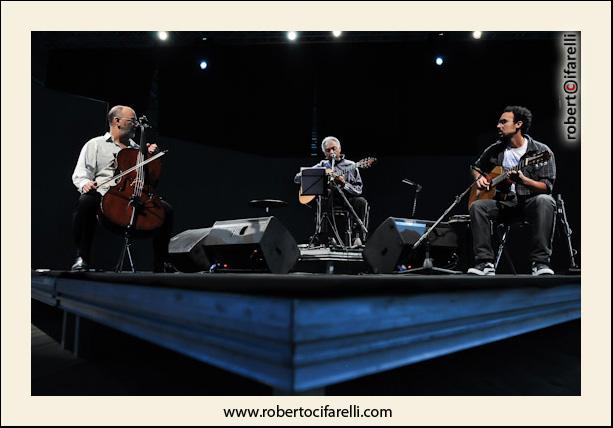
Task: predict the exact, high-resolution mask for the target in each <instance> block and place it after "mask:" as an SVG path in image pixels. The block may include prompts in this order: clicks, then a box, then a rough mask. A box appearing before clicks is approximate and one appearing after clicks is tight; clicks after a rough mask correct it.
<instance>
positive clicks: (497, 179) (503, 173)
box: [468, 151, 551, 209]
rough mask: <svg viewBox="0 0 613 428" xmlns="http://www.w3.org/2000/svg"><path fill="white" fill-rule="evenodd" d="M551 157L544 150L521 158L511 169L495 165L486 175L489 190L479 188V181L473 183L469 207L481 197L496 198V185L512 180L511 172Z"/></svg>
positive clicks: (540, 164)
mask: <svg viewBox="0 0 613 428" xmlns="http://www.w3.org/2000/svg"><path fill="white" fill-rule="evenodd" d="M550 157H551V154H550V153H549V152H548V151H543V152H540V153H537V154H536V155H534V156H530V157H527V158H524V159H522V160H520V161H519V164H517V166H515V167H513V168H511V169H507V170H505V169H504V168H503V167H501V166H497V167H495V168H494V169H492V171H491V172H490V173H489V174H487V176H486V177H487V180H488V181H489V182H490V188H489V190H485V189H483V190H479V189H478V188H477V183H473V185H472V188H471V189H470V195H469V196H468V208H469V209H470V206H471V205H472V204H474V203H475V201H478V200H480V199H494V197H495V196H496V186H497V185H499V184H500V183H502V182H504V181H506V180H509V181H510V179H509V172H511V171H520V170H522V169H524V168H526V167H528V166H531V165H536V166H542V165H545V164H546V163H547V162H548V161H549V158H550Z"/></svg>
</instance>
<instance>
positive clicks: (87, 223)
mask: <svg viewBox="0 0 613 428" xmlns="http://www.w3.org/2000/svg"><path fill="white" fill-rule="evenodd" d="M107 121H108V125H109V130H108V132H106V133H105V134H104V135H102V136H99V137H95V138H92V139H91V140H89V141H88V142H87V143H85V145H84V146H83V148H82V149H81V153H80V155H79V159H78V161H77V165H76V167H75V169H74V173H73V174H72V182H73V183H74V185H75V186H76V188H77V189H78V190H79V192H80V193H81V196H80V197H79V199H78V201H77V204H76V207H75V210H74V213H73V236H74V241H75V244H76V246H77V257H76V259H75V261H74V263H73V265H72V268H71V269H72V270H73V271H74V270H86V269H89V268H90V266H91V247H92V242H93V238H94V232H95V229H96V214H97V212H98V207H99V206H100V201H101V199H102V197H103V196H104V194H105V193H106V192H107V191H108V190H109V188H110V186H111V185H112V184H113V183H112V182H111V183H107V184H105V185H103V186H100V187H99V186H98V185H97V183H101V182H103V181H105V179H108V178H111V177H113V174H114V172H115V166H116V156H117V153H118V152H119V151H120V150H122V149H125V148H128V147H130V148H135V149H138V148H139V146H138V144H136V143H135V142H134V140H133V138H134V136H135V133H136V128H137V127H138V120H137V117H136V113H135V111H134V109H132V108H131V107H127V106H122V105H117V106H115V107H113V108H111V109H110V110H109V112H108V114H107ZM147 150H148V152H149V154H153V153H155V152H156V151H157V145H156V144H147ZM161 203H162V205H163V207H164V211H165V213H166V215H165V220H164V223H163V225H162V227H160V228H159V229H158V230H156V232H155V234H154V236H153V258H154V260H153V271H154V272H164V266H165V260H166V257H167V255H168V242H169V240H170V236H171V232H172V219H173V209H172V207H171V206H170V204H168V203H167V202H166V201H161Z"/></svg>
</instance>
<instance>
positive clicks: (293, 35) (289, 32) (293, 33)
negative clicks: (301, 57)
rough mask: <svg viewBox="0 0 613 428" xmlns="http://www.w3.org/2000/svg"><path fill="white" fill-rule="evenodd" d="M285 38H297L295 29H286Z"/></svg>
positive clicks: (292, 39)
mask: <svg viewBox="0 0 613 428" xmlns="http://www.w3.org/2000/svg"><path fill="white" fill-rule="evenodd" d="M287 38H288V39H290V40H291V41H292V42H293V41H294V40H296V39H297V38H298V33H297V32H295V31H288V32H287Z"/></svg>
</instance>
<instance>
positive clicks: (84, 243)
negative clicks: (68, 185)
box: [72, 192, 174, 272]
mask: <svg viewBox="0 0 613 428" xmlns="http://www.w3.org/2000/svg"><path fill="white" fill-rule="evenodd" d="M101 200H102V195H100V193H98V192H89V193H84V194H82V195H81V196H80V197H79V199H78V201H77V204H76V206H75V210H74V213H73V217H72V220H73V221H72V231H73V236H74V241H75V244H76V246H77V255H78V256H79V257H82V258H83V259H84V260H85V261H86V262H88V263H90V262H91V248H92V244H93V241H94V233H95V231H96V224H97V219H96V214H97V213H98V208H99V207H100V201H101ZM161 202H162V206H163V207H164V210H165V212H166V216H165V220H164V224H163V225H162V227H160V228H159V229H157V230H156V231H155V232H154V233H153V270H154V271H158V272H161V271H163V268H164V261H165V260H166V259H167V256H168V242H169V241H170V235H171V233H172V224H173V217H174V210H173V208H172V206H171V205H170V204H168V203H167V202H166V201H161ZM114 231H117V230H115V229H114Z"/></svg>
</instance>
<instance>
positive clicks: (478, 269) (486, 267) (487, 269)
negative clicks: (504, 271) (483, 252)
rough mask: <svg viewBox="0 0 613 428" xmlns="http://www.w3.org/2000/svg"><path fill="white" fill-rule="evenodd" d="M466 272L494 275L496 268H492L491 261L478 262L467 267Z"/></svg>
mask: <svg viewBox="0 0 613 428" xmlns="http://www.w3.org/2000/svg"><path fill="white" fill-rule="evenodd" d="M466 273H469V274H472V275H488V276H492V275H496V269H494V263H491V262H483V263H479V264H478V265H477V266H475V267H472V268H470V269H468V271H467V272H466Z"/></svg>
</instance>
